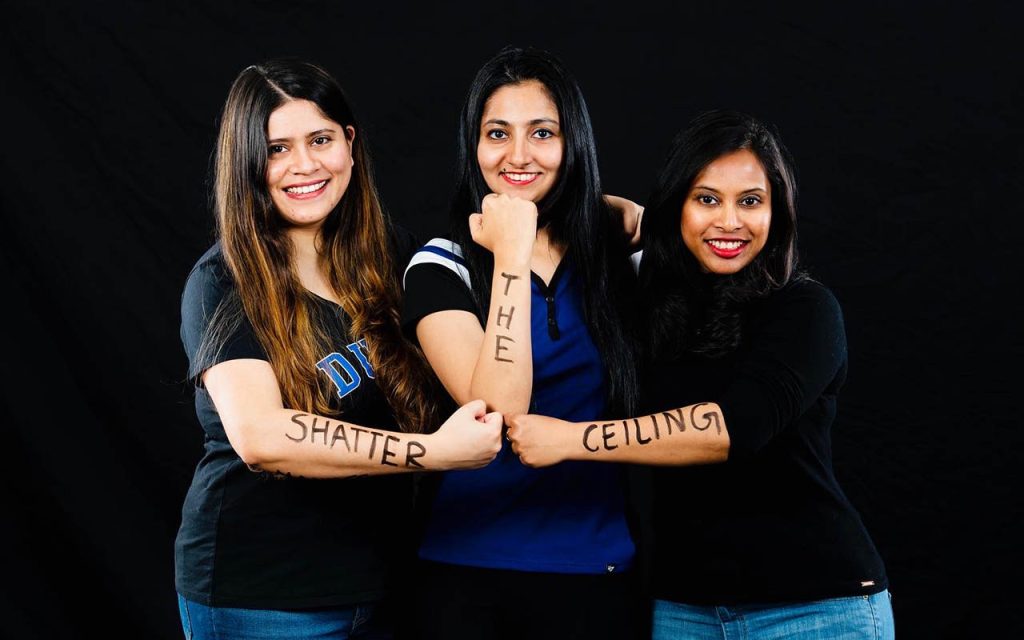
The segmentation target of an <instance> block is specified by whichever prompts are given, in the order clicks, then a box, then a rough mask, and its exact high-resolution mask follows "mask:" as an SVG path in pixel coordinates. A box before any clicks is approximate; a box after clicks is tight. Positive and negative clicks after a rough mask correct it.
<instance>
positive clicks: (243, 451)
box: [224, 422, 278, 467]
mask: <svg viewBox="0 0 1024 640" xmlns="http://www.w3.org/2000/svg"><path fill="white" fill-rule="evenodd" d="M224 432H225V433H226V434H227V436H228V442H229V443H230V444H231V448H232V449H234V450H235V453H236V454H237V455H238V457H239V458H241V459H242V462H244V463H245V464H247V465H249V466H250V467H262V466H264V465H266V464H267V463H268V462H273V461H275V460H276V459H277V458H278V456H276V455H274V452H273V451H272V450H271V447H268V446H267V443H266V441H265V438H261V437H260V436H259V430H258V429H257V428H256V427H255V425H252V424H248V423H241V424H234V425H229V424H228V423H226V422H225V423H224Z"/></svg>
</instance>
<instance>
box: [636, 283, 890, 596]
mask: <svg viewBox="0 0 1024 640" xmlns="http://www.w3.org/2000/svg"><path fill="white" fill-rule="evenodd" d="M744 327H745V331H746V334H745V336H746V337H745V339H744V343H743V345H742V346H741V347H740V348H739V349H738V350H737V351H736V352H734V353H732V354H730V355H728V356H726V357H723V358H720V359H714V360H712V359H708V358H704V357H697V356H693V355H688V356H684V357H682V358H680V359H678V360H675V361H672V362H661V363H657V364H656V365H654V366H651V367H649V368H648V371H646V372H645V373H644V382H643V387H642V388H643V394H644V407H645V409H646V411H647V412H656V411H662V410H667V409H671V408H675V407H681V406H686V405H689V404H695V403H698V402H717V403H718V404H719V405H720V406H721V408H722V413H723V415H724V418H725V423H726V425H727V428H728V431H729V437H730V440H731V448H730V451H729V460H728V462H726V463H724V464H718V465H708V466H702V467H689V468H685V467H662V468H658V469H656V470H655V472H654V473H655V496H654V536H655V549H654V595H655V597H657V598H661V599H665V600H672V601H675V602H684V603H693V604H709V605H710V604H713V605H729V604H744V603H747V604H749V603H766V602H784V601H796V600H815V599H821V598H830V597H840V596H850V595H862V594H871V593H876V592H878V591H881V590H882V589H884V588H886V587H887V580H886V575H885V567H884V566H883V564H882V560H881V558H880V557H879V555H878V552H877V551H876V550H875V546H874V544H873V543H872V542H871V538H870V537H869V536H868V533H867V531H866V530H865V528H864V525H863V523H862V522H861V520H860V516H859V515H858V514H857V512H856V510H855V509H854V508H853V506H852V505H851V504H850V502H849V500H847V498H846V496H845V495H843V492H842V490H841V489H840V488H839V484H838V482H837V481H836V478H835V475H834V474H833V471H832V444H831V436H830V429H831V426H832V421H833V419H834V418H835V414H836V395H837V394H838V392H839V388H840V387H841V386H842V384H843V381H844V380H845V378H846V369H847V356H846V334H845V331H844V329H843V317H842V312H841V310H840V308H839V303H838V302H837V301H836V299H835V297H833V295H832V293H831V292H830V291H829V290H828V289H826V288H825V287H823V286H822V285H820V284H818V283H816V282H813V281H809V280H804V281H800V282H795V283H791V284H789V285H788V286H786V287H784V288H783V289H781V290H779V291H777V292H775V293H773V294H771V295H770V296H769V297H768V298H766V299H764V300H761V301H759V302H757V303H754V304H753V305H752V306H751V308H750V309H749V311H748V314H747V316H746V321H745V323H744Z"/></svg>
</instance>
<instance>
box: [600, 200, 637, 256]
mask: <svg viewBox="0 0 1024 640" xmlns="http://www.w3.org/2000/svg"><path fill="white" fill-rule="evenodd" d="M604 201H605V202H607V203H608V205H609V206H611V208H612V209H615V210H616V211H617V212H618V213H619V215H620V216H622V231H623V233H625V235H626V237H627V238H629V246H631V247H636V246H639V245H640V223H641V222H643V218H644V208H643V207H642V206H640V205H639V204H637V203H635V202H633V201H632V200H629V199H626V198H622V197H619V196H611V195H608V194H605V196H604Z"/></svg>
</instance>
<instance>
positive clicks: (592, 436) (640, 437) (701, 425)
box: [583, 402, 722, 453]
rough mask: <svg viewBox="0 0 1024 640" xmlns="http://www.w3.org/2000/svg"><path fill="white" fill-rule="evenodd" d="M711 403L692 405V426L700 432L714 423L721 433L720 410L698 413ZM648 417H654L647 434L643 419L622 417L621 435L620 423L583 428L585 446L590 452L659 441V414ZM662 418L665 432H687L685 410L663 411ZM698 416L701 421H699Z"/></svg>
mask: <svg viewBox="0 0 1024 640" xmlns="http://www.w3.org/2000/svg"><path fill="white" fill-rule="evenodd" d="M708 404H709V403H707V402H702V403H700V404H696V405H693V406H692V407H690V408H689V409H690V426H692V427H693V428H694V429H696V430H697V431H707V430H708V429H710V428H711V427H712V425H713V426H714V427H715V430H716V431H717V432H718V433H719V434H721V433H722V416H721V415H719V413H718V412H717V411H707V412H704V413H700V414H699V415H698V412H699V410H700V408H701V407H703V406H706V405H708ZM647 417H648V418H650V419H651V425H650V431H649V432H647V433H645V432H644V423H642V422H641V419H640V418H631V419H628V420H623V421H622V422H621V424H622V433H621V434H620V433H619V430H618V429H617V428H616V427H618V426H619V424H620V423H618V422H605V423H591V424H589V425H587V427H586V428H585V429H584V430H583V448H584V449H586V450H587V451H589V452H591V453H597V452H598V451H600V450H601V449H604V450H605V451H614V450H615V449H618V448H619V446H626V447H628V446H632V445H634V444H637V445H640V446H643V445H645V444H650V443H651V442H653V441H654V440H660V439H661V429H660V427H659V425H658V416H657V414H653V413H652V414H651V415H649V416H647ZM661 417H662V419H663V420H664V421H665V435H672V430H673V427H674V428H675V431H676V432H678V433H684V432H685V431H686V421H685V420H684V418H683V410H682V409H675V410H673V411H662V412H661ZM698 417H699V418H700V419H701V420H702V422H698ZM598 430H600V432H598ZM620 438H621V440H620Z"/></svg>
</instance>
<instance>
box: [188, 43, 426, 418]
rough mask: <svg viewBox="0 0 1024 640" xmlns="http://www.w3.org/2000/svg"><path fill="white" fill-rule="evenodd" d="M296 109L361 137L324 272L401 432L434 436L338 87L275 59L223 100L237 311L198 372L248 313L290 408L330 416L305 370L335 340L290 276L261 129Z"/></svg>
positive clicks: (222, 162) (224, 239)
mask: <svg viewBox="0 0 1024 640" xmlns="http://www.w3.org/2000/svg"><path fill="white" fill-rule="evenodd" d="M293 100H308V101H310V102H312V103H313V104H314V105H316V108H317V109H319V110H320V112H321V113H322V114H323V116H324V117H326V118H328V119H330V120H333V121H334V122H337V123H338V124H339V125H341V127H342V128H343V130H345V128H347V127H349V126H351V127H353V129H355V130H356V132H357V135H356V136H355V138H354V139H352V140H349V142H350V143H351V145H352V159H353V161H354V165H353V167H352V176H351V179H350V180H349V184H348V187H347V188H346V189H345V193H344V195H343V196H342V198H341V200H340V201H339V202H338V205H337V206H336V207H335V208H334V210H333V211H331V212H330V213H329V214H328V216H327V219H326V220H325V221H324V223H323V226H322V227H321V229H320V236H319V245H318V250H319V252H320V254H321V258H320V267H321V269H322V270H323V272H324V275H325V276H326V279H327V281H328V282H329V283H330V286H331V289H332V290H333V291H334V293H335V295H337V297H338V299H339V301H340V302H341V306H342V308H343V309H344V310H345V312H346V313H347V314H348V316H349V318H348V326H347V327H346V329H347V330H348V331H349V333H350V334H351V336H352V337H354V338H359V337H362V338H365V340H366V345H367V351H368V355H369V360H370V362H371V363H372V365H373V368H374V370H375V371H376V372H377V384H378V385H380V387H381V389H382V390H383V391H384V394H385V396H386V397H387V399H388V402H389V403H390V406H391V409H392V411H393V413H394V415H395V418H396V419H397V421H398V423H399V425H400V426H401V427H402V428H403V429H405V430H407V431H423V430H424V429H425V428H427V427H433V426H434V424H435V423H436V422H437V415H436V413H437V410H436V407H435V403H434V402H433V400H432V398H431V397H430V395H429V394H428V393H427V391H426V390H428V389H429V388H430V385H431V384H432V380H433V375H432V374H431V372H430V370H429V368H428V367H427V364H426V362H425V361H424V360H423V357H422V355H421V354H420V353H419V352H418V350H417V349H416V348H415V347H413V346H412V345H411V344H409V343H408V341H406V340H404V338H403V336H402V332H401V328H400V325H399V317H398V301H399V279H398V272H397V268H396V267H397V265H395V264H394V260H393V259H392V257H391V252H390V251H389V249H388V248H389V246H390V242H391V240H390V236H391V234H390V226H389V222H388V220H387V217H386V216H385V214H384V210H383V206H382V205H381V202H380V198H379V197H378V195H377V189H376V187H375V186H374V180H373V173H372V171H371V163H370V155H369V151H368V150H367V147H366V142H365V135H363V134H362V131H361V130H360V129H359V127H358V123H357V122H356V120H355V117H354V115H353V111H352V108H351V107H350V103H349V101H348V99H347V98H346V97H345V94H344V93H343V92H342V90H341V87H340V86H339V85H338V83H337V82H336V81H335V80H334V78H332V77H331V75H330V74H329V73H327V71H325V70H324V69H322V68H320V67H318V66H316V65H313V64H310V63H307V62H302V61H299V60H293V59H280V60H271V61H269V62H266V63H264V64H261V65H253V66H250V67H247V68H246V69H244V70H242V72H241V73H240V74H239V75H238V77H237V78H236V79H235V81H234V83H233V84H232V86H231V91H230V92H229V93H228V98H227V101H226V103H225V105H224V111H223V114H222V117H221V124H220V135H219V137H218V142H217V152H216V161H215V175H214V197H215V198H214V202H215V209H216V212H217V229H218V236H219V240H220V245H221V247H222V250H223V255H224V258H225V261H226V262H227V266H228V268H229V270H230V272H231V275H232V277H233V279H234V282H235V288H234V292H236V293H237V296H238V300H237V301H234V302H231V301H230V298H229V299H228V300H229V303H228V304H225V306H224V307H223V309H222V311H220V312H218V314H217V315H216V316H215V318H214V321H213V322H212V323H211V328H210V331H209V332H208V334H207V336H206V338H204V344H203V348H202V349H201V350H200V353H201V355H202V357H201V358H198V359H197V361H198V362H199V363H201V364H203V365H205V364H207V363H208V359H207V358H208V356H209V354H213V353H215V352H216V350H217V349H218V348H219V347H220V346H221V344H222V342H223V338H224V337H225V335H227V334H226V330H227V328H228V327H230V326H231V324H232V323H233V322H234V323H236V322H238V321H239V320H240V318H241V314H242V313H244V314H245V316H246V317H248V319H249V321H250V322H251V324H252V327H253V331H254V332H255V334H256V337H257V339H258V340H259V342H260V344H261V345H262V346H263V348H264V349H265V350H266V352H267V355H268V356H269V359H270V364H271V366H272V367H273V369H274V373H275V374H276V375H277V379H278V382H279V384H280V386H281V394H282V396H283V399H284V401H285V404H286V406H288V407H290V408H293V409H298V410H302V411H311V412H316V413H320V414H324V415H333V414H334V412H336V403H335V402H334V400H335V399H336V392H335V391H334V390H333V389H332V388H331V386H330V384H329V383H328V382H327V381H326V380H325V379H324V378H323V377H322V376H320V375H319V374H318V372H317V370H316V369H314V368H313V367H311V366H310V363H312V362H316V361H317V360H318V359H320V357H322V354H324V353H328V352H329V351H330V349H329V347H330V346H331V344H330V337H329V335H328V334H327V331H326V329H325V328H324V323H323V322H319V321H318V320H319V319H320V316H319V315H318V314H319V305H318V304H316V302H315V301H314V299H313V297H312V296H311V295H310V294H309V292H307V291H306V289H305V288H304V287H303V286H302V283H301V282H300V280H299V277H298V274H297V273H296V271H295V267H294V264H293V261H292V256H293V254H294V249H293V246H292V242H291V240H290V237H289V235H288V230H287V224H286V223H285V221H284V219H283V217H282V216H281V214H280V212H279V211H278V210H277V208H276V207H275V206H274V203H273V199H272V198H271V195H270V192H269V190H268V188H267V177H266V174H267V162H268V159H267V158H268V143H267V123H268V122H269V120H270V116H271V114H272V113H273V112H274V110H275V109H277V108H279V107H281V106H282V105H284V104H285V103H287V102H290V101H293ZM341 135H345V136H346V138H347V133H342V132H339V137H340V136H341ZM337 143H338V144H342V141H341V140H339V141H338V142H337ZM236 302H237V304H236ZM335 321H337V320H336V319H335ZM192 373H193V375H196V374H198V373H199V372H196V371H194V372H192Z"/></svg>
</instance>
